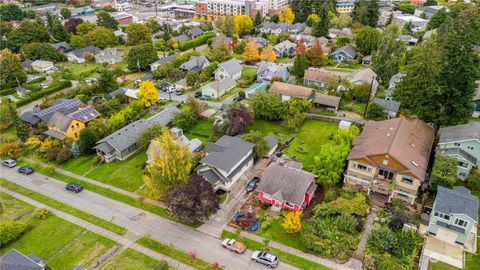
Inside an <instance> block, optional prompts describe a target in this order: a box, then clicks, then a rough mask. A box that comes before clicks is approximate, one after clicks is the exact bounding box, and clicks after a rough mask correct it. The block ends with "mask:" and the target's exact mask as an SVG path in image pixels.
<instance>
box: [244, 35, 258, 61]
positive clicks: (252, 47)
mask: <svg viewBox="0 0 480 270" xmlns="http://www.w3.org/2000/svg"><path fill="white" fill-rule="evenodd" d="M259 58H260V54H259V53H258V45H257V43H256V42H255V41H254V40H250V41H249V42H248V43H247V45H246V46H245V50H244V51H243V59H244V60H245V62H255V61H257V60H258V59H259Z"/></svg>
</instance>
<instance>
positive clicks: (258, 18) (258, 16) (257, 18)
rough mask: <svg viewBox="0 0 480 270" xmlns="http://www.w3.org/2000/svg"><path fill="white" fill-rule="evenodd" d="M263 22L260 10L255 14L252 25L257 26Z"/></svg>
mask: <svg viewBox="0 0 480 270" xmlns="http://www.w3.org/2000/svg"><path fill="white" fill-rule="evenodd" d="M262 23H263V18H262V14H261V13H260V12H257V13H256V14H255V19H254V21H253V25H254V26H259V25H260V24H262Z"/></svg>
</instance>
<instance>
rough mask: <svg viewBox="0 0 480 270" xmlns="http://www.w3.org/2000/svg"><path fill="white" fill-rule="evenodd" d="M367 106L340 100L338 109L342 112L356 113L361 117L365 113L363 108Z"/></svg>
mask: <svg viewBox="0 0 480 270" xmlns="http://www.w3.org/2000/svg"><path fill="white" fill-rule="evenodd" d="M366 106H367V104H366V103H360V102H355V101H347V100H346V99H342V100H341V101H340V106H339V109H340V110H342V111H352V112H354V113H358V114H360V115H363V113H364V112H365V107H366Z"/></svg>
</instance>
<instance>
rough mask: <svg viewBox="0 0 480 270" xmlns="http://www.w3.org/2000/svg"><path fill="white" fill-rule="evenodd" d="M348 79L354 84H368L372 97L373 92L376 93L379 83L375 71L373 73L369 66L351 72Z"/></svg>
mask: <svg viewBox="0 0 480 270" xmlns="http://www.w3.org/2000/svg"><path fill="white" fill-rule="evenodd" d="M349 81H350V82H351V83H352V84H354V85H362V84H367V85H370V87H371V89H372V91H371V95H372V97H373V96H375V94H376V93H377V89H378V85H379V83H378V81H377V73H375V72H374V71H373V70H372V69H370V68H366V69H361V70H359V71H357V72H355V73H353V74H352V77H351V78H350V79H349Z"/></svg>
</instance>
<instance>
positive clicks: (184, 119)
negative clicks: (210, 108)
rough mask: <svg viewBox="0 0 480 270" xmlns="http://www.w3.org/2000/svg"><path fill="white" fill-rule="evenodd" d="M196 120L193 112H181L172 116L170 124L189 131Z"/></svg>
mask: <svg viewBox="0 0 480 270" xmlns="http://www.w3.org/2000/svg"><path fill="white" fill-rule="evenodd" d="M197 121H198V118H197V116H196V115H195V113H194V112H192V111H190V110H183V111H180V112H177V113H175V114H174V115H173V119H172V123H173V125H174V126H176V127H179V128H181V129H183V130H190V129H191V128H192V127H193V126H195V124H196V123H197Z"/></svg>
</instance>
